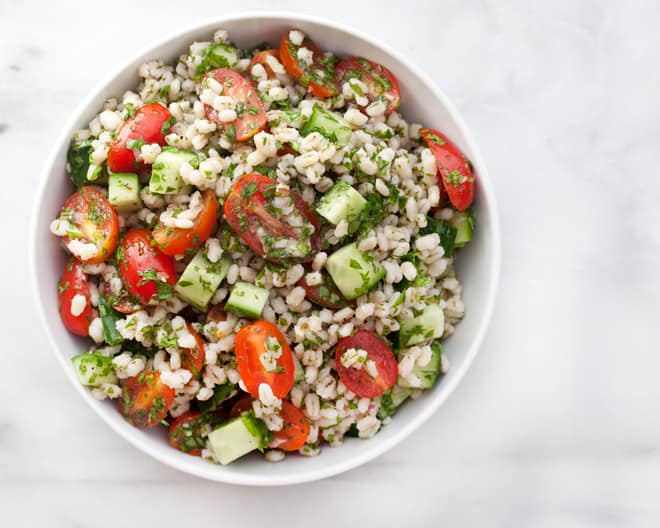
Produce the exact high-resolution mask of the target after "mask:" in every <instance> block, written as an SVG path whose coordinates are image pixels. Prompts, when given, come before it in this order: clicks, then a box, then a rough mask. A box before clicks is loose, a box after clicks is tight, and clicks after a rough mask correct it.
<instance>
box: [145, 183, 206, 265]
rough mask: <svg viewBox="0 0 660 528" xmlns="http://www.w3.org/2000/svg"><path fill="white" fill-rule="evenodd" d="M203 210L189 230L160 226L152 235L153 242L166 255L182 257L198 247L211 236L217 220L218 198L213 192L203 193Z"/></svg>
mask: <svg viewBox="0 0 660 528" xmlns="http://www.w3.org/2000/svg"><path fill="white" fill-rule="evenodd" d="M202 203H203V209H202V211H201V213H199V216H198V217H197V219H196V220H195V222H194V224H195V225H194V226H193V227H191V228H190V229H180V228H178V227H166V226H164V225H160V226H158V227H156V229H155V230H154V233H153V237H154V241H155V242H156V244H157V245H158V247H159V249H160V250H161V251H162V252H163V253H165V254H166V255H172V256H174V255H183V254H184V253H185V252H186V250H188V249H191V248H197V247H200V246H201V245H202V244H203V243H204V242H206V239H207V238H209V237H210V236H211V235H212V234H213V230H214V229H215V226H216V223H217V220H218V197H217V196H216V194H215V191H210V190H209V191H204V197H203V202H202Z"/></svg>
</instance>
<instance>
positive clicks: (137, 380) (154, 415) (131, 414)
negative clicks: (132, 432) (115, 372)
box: [119, 370, 174, 429]
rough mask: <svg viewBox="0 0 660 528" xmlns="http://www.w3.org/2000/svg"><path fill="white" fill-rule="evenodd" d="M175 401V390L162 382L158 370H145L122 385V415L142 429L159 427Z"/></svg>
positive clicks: (120, 409) (120, 399) (120, 410)
mask: <svg viewBox="0 0 660 528" xmlns="http://www.w3.org/2000/svg"><path fill="white" fill-rule="evenodd" d="M173 401H174V389H173V388H171V387H170V386H168V385H165V384H164V383H163V382H162V381H161V380H160V372H158V371H157V370H144V371H142V372H140V374H138V375H137V376H133V377H132V378H127V379H125V380H124V381H123V383H122V395H121V398H119V412H120V413H121V415H122V416H123V417H124V418H125V419H126V420H127V421H129V422H130V423H131V424H133V425H134V426H135V427H138V428H140V429H146V428H148V427H153V426H154V425H158V424H159V423H160V421H161V420H162V419H163V418H165V417H166V416H167V413H168V412H169V410H170V407H171V406H172V402H173Z"/></svg>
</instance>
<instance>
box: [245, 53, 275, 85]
mask: <svg viewBox="0 0 660 528" xmlns="http://www.w3.org/2000/svg"><path fill="white" fill-rule="evenodd" d="M269 56H270V57H275V58H276V59H277V60H280V53H279V51H278V50H276V49H268V50H264V51H259V52H257V53H255V54H254V56H253V57H252V60H251V61H250V67H249V68H248V70H249V71H250V72H252V66H254V65H255V64H261V65H262V66H263V67H264V70H266V75H267V76H268V78H269V79H275V78H276V77H277V74H276V73H275V72H274V71H273V69H272V68H271V67H270V65H269V64H268V61H267V60H266V59H267V57H269Z"/></svg>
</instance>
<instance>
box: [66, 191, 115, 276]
mask: <svg viewBox="0 0 660 528" xmlns="http://www.w3.org/2000/svg"><path fill="white" fill-rule="evenodd" d="M60 218H62V219H64V220H67V221H68V222H69V223H70V224H72V225H73V226H74V230H75V231H77V234H76V235H75V236H70V235H72V233H69V234H67V235H64V236H63V237H62V240H63V241H64V243H65V244H68V243H69V241H70V240H72V239H75V240H79V241H80V242H83V243H86V244H89V243H91V244H94V245H95V246H96V250H97V254H96V256H95V257H92V258H90V259H87V260H86V261H85V262H86V263H88V264H94V263H97V262H102V261H104V260H106V259H108V258H110V257H111V256H112V254H113V253H114V251H115V248H116V247H117V238H118V237H119V218H117V213H116V212H115V210H114V209H113V207H112V205H110V202H108V200H107V199H106V197H105V195H104V194H103V193H102V192H101V191H100V190H99V189H98V188H97V187H90V186H87V187H81V188H80V189H78V190H77V191H76V192H75V193H73V194H72V195H71V196H69V198H67V200H66V202H64V205H63V206H62V210H61V211H60Z"/></svg>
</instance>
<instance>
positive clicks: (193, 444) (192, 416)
mask: <svg viewBox="0 0 660 528" xmlns="http://www.w3.org/2000/svg"><path fill="white" fill-rule="evenodd" d="M202 417H203V415H202V413H200V412H197V411H188V412H186V413H183V414H182V415H181V416H179V417H178V418H177V419H176V420H174V421H173V422H172V425H170V430H169V433H168V435H167V441H168V442H169V444H170V445H171V446H172V447H174V448H175V449H178V450H179V451H183V452H184V453H187V454H188V455H191V456H202V449H203V445H204V444H205V443H206V442H205V441H204V439H203V438H202V436H201V434H200V431H199V429H200V428H201V426H202V425H204V421H205V420H204V418H202Z"/></svg>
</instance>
